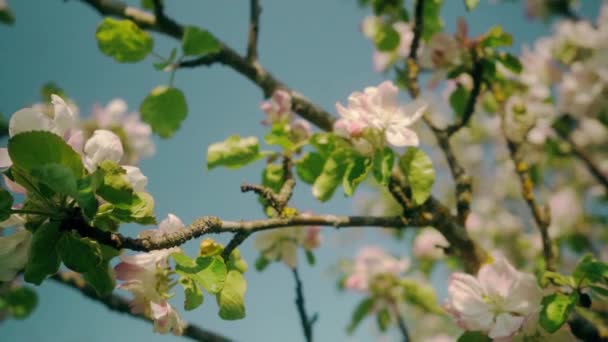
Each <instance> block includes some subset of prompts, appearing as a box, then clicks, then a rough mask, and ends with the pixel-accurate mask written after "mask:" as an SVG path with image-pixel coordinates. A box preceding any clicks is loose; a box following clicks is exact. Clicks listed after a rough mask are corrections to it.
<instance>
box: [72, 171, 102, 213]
mask: <svg viewBox="0 0 608 342" xmlns="http://www.w3.org/2000/svg"><path fill="white" fill-rule="evenodd" d="M77 188H78V190H77V192H76V196H75V198H74V199H75V200H76V202H77V203H78V206H79V207H80V210H82V214H83V215H84V217H85V218H86V219H87V220H89V221H91V220H93V218H94V217H95V214H97V207H98V203H97V198H96V197H95V191H96V188H97V185H96V184H95V182H94V178H93V176H92V175H89V176H87V177H85V178H82V179H80V180H79V181H78V183H77Z"/></svg>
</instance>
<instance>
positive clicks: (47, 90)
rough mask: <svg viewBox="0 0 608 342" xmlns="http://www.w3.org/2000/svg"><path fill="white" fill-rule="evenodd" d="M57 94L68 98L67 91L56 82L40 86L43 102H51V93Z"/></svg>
mask: <svg viewBox="0 0 608 342" xmlns="http://www.w3.org/2000/svg"><path fill="white" fill-rule="evenodd" d="M53 94H55V95H57V96H59V97H61V98H64V99H65V98H67V95H66V94H65V91H64V90H63V89H62V88H61V87H60V86H58V85H57V83H55V82H47V83H45V84H43V85H42V87H40V99H41V100H42V102H51V100H52V99H51V95H53Z"/></svg>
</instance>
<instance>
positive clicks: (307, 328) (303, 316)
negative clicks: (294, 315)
mask: <svg viewBox="0 0 608 342" xmlns="http://www.w3.org/2000/svg"><path fill="white" fill-rule="evenodd" d="M292 272H293V277H294V279H295V281H296V307H297V308H298V315H299V316H300V323H301V324H302V331H303V332H304V337H305V339H306V342H312V326H313V324H314V322H315V321H316V315H315V316H313V317H310V318H309V317H308V314H307V313H306V303H305V301H304V290H303V289H302V280H301V279H300V274H299V273H298V269H297V268H292Z"/></svg>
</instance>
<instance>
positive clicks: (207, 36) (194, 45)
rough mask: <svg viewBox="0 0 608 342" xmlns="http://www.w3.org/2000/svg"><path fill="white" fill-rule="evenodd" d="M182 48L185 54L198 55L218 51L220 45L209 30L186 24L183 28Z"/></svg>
mask: <svg viewBox="0 0 608 342" xmlns="http://www.w3.org/2000/svg"><path fill="white" fill-rule="evenodd" d="M182 49H183V50H184V55H186V56H200V55H205V54H209V53H214V52H218V51H220V49H221V45H220V43H219V41H218V40H217V39H215V37H214V36H213V35H212V34H211V33H209V31H207V30H202V29H200V28H198V27H194V26H188V27H186V28H185V29H184V37H183V39H182Z"/></svg>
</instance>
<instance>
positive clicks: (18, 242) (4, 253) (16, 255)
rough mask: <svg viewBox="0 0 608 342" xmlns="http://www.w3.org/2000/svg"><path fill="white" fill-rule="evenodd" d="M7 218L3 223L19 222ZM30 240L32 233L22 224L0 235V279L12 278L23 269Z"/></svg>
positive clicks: (28, 251)
mask: <svg viewBox="0 0 608 342" xmlns="http://www.w3.org/2000/svg"><path fill="white" fill-rule="evenodd" d="M13 216H14V215H13ZM9 220H11V218H9ZM9 220H7V221H4V222H2V223H3V225H4V224H6V225H7V226H10V225H13V224H15V223H19V222H16V221H11V222H8V221H9ZM5 227H6V226H5ZM31 242H32V233H30V232H29V231H28V230H26V229H25V228H24V227H22V226H19V227H17V228H15V231H14V232H13V233H12V234H11V235H7V236H0V281H10V280H12V279H13V278H15V276H16V275H17V273H18V272H19V271H21V270H22V269H23V267H24V266H25V264H26V263H27V260H28V258H29V254H30V244H31Z"/></svg>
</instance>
